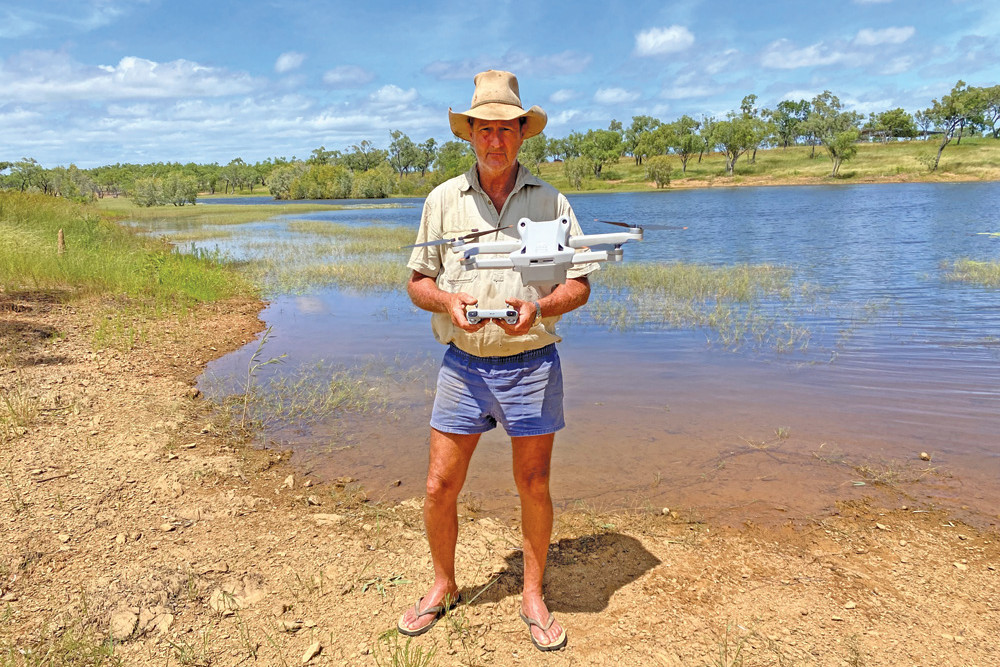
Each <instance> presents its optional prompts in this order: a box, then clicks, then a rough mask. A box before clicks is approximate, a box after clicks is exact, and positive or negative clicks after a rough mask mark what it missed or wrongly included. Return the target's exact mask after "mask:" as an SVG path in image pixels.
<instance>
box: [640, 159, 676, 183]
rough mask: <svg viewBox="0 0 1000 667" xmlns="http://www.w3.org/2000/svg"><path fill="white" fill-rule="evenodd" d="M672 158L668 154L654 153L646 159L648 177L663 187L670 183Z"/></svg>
mask: <svg viewBox="0 0 1000 667" xmlns="http://www.w3.org/2000/svg"><path fill="white" fill-rule="evenodd" d="M670 171H671V167H670V158H668V157H667V156H666V155H654V156H653V157H651V158H647V159H646V177H647V178H648V179H649V180H651V181H653V182H654V183H656V187H658V188H663V187H666V186H668V185H670Z"/></svg>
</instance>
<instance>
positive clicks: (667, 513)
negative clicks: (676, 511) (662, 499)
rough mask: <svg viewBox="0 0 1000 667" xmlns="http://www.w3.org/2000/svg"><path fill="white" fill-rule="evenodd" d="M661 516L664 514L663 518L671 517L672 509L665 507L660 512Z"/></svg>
mask: <svg viewBox="0 0 1000 667" xmlns="http://www.w3.org/2000/svg"><path fill="white" fill-rule="evenodd" d="M660 514H662V515H663V516H670V508H669V507H664V508H663V509H662V510H660Z"/></svg>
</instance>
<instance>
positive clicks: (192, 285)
mask: <svg viewBox="0 0 1000 667" xmlns="http://www.w3.org/2000/svg"><path fill="white" fill-rule="evenodd" d="M60 229H62V230H63V233H64V236H65V240H66V252H65V253H64V254H59V252H58V247H57V237H58V233H59V230H60ZM0 288H2V289H4V290H8V291H19V290H53V289H61V290H68V291H69V292H70V293H72V294H73V295H76V296H86V295H105V294H107V295H113V296H115V297H125V299H126V301H130V302H138V303H141V304H171V305H190V304H193V303H197V302H210V301H217V300H220V299H224V298H227V297H231V296H234V295H236V294H247V293H252V292H253V288H252V286H251V285H250V284H248V283H247V281H246V280H245V279H243V278H242V277H241V276H240V275H239V274H238V273H237V272H235V271H233V269H232V268H231V267H229V266H226V265H225V264H223V263H222V262H219V261H217V260H214V259H211V258H206V257H202V256H196V255H190V254H182V253H179V252H175V251H174V250H173V249H172V248H171V246H170V245H169V244H168V243H166V242H165V241H163V240H155V239H150V238H147V237H145V236H142V235H140V234H138V233H137V232H135V231H134V230H132V229H129V228H127V227H123V226H121V225H118V224H116V223H114V222H111V221H109V220H107V219H105V218H103V217H102V216H101V215H100V214H99V213H98V210H97V209H94V208H90V207H84V206H80V205H77V204H74V203H72V202H68V201H66V200H63V199H57V198H54V197H49V196H45V195H39V194H24V193H20V192H0Z"/></svg>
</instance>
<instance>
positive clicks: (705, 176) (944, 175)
mask: <svg viewBox="0 0 1000 667" xmlns="http://www.w3.org/2000/svg"><path fill="white" fill-rule="evenodd" d="M937 148H938V144H937V141H936V140H935V139H933V138H932V139H930V140H928V141H922V140H915V141H903V142H893V143H888V144H868V143H866V144H859V145H858V154H857V156H856V157H855V158H854V159H852V160H850V161H848V162H845V163H844V164H843V165H842V166H841V168H840V172H841V173H840V175H839V176H838V177H837V178H831V177H830V170H831V162H830V159H829V158H828V157H827V152H826V149H825V148H823V147H822V146H817V147H816V153H815V155H816V156H815V157H813V158H810V157H809V156H810V154H811V153H812V148H811V147H809V146H792V147H789V148H787V149H783V148H771V149H767V150H759V151H757V158H756V161H755V163H754V164H750V163H749V155H745V156H743V157H741V158H740V159H739V161H738V162H737V163H736V173H735V174H734V175H733V176H727V175H726V168H725V158H724V157H723V156H722V155H720V154H718V153H713V154H710V155H705V156H703V158H702V160H701V162H700V163H699V162H698V156H697V155H695V156H694V157H692V158H691V159H690V160H689V161H688V166H687V173H686V174H685V173H682V172H681V161H680V158H678V157H676V156H671V157H670V159H671V161H672V162H673V165H674V169H673V171H672V172H671V174H670V179H671V182H670V185H669V186H668V187H667V188H666V190H672V189H673V190H676V189H682V188H687V187H706V186H710V187H725V186H733V185H800V184H826V183H868V182H899V181H929V182H947V181H956V180H975V181H997V180H1000V141H997V140H996V139H991V138H979V137H975V138H968V137H966V138H964V139H962V143H961V144H956V143H955V142H954V141H952V142H951V143H950V144H949V145H948V147H947V148H945V150H944V153H942V155H941V164H940V165H939V166H938V170H937V171H936V172H930V171H929V170H928V168H927V164H926V160H927V158H928V157H933V155H934V154H935V153H936V152H937ZM541 177H542V178H543V179H544V180H546V181H548V182H549V183H551V184H552V185H553V186H554V187H556V188H557V189H559V190H561V191H563V192H578V191H583V192H634V191H646V190H655V189H656V186H655V185H654V184H653V182H652V181H650V180H648V179H647V178H646V171H645V166H637V165H636V164H635V160H634V159H632V158H630V157H623V158H621V159H620V160H618V162H617V163H614V164H609V165H606V166H605V167H604V173H603V174H602V177H601V178H600V179H596V178H594V177H592V176H591V177H588V178H586V179H584V181H583V183H582V185H581V188H580V190H575V189H574V188H573V187H571V186H570V182H569V179H568V178H567V177H566V174H565V172H564V169H563V164H562V163H561V162H556V163H552V162H548V163H544V164H542V165H541Z"/></svg>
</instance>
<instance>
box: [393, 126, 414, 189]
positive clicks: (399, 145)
mask: <svg viewBox="0 0 1000 667" xmlns="http://www.w3.org/2000/svg"><path fill="white" fill-rule="evenodd" d="M389 136H390V137H392V141H391V142H390V143H389V165H390V166H392V168H393V169H394V170H395V171H396V173H397V174H399V178H400V179H402V178H403V174H405V173H406V172H408V171H410V170H411V169H413V166H414V165H415V164H416V163H417V160H419V159H420V156H419V155H418V149H417V145H416V144H415V143H413V140H412V139H410V138H409V137H408V136H406V134H404V133H403V132H402V131H401V130H391V131H390V132H389Z"/></svg>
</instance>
